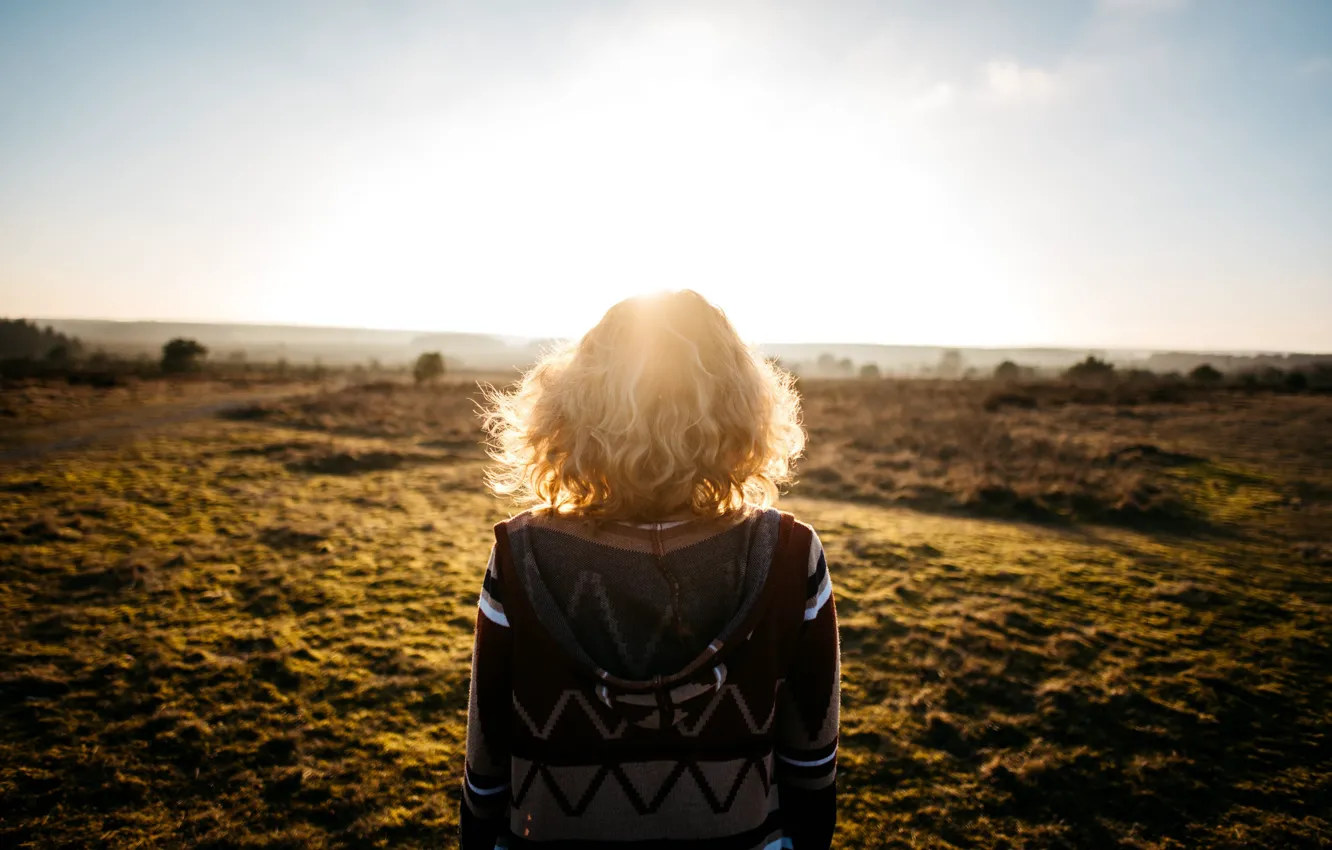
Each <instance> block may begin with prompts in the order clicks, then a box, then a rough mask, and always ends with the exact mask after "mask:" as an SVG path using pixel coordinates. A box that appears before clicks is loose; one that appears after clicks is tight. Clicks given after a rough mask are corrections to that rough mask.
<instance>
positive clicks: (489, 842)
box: [458, 549, 513, 850]
mask: <svg viewBox="0 0 1332 850" xmlns="http://www.w3.org/2000/svg"><path fill="white" fill-rule="evenodd" d="M512 643H513V639H512V636H511V634H510V629H509V619H508V617H507V616H506V615H505V613H504V599H503V592H502V585H501V582H500V578H499V567H498V565H497V564H496V562H495V551H494V550H493V549H492V550H491V553H490V562H489V563H488V564H487V565H486V576H485V580H484V581H483V583H482V586H481V599H480V603H479V605H478V610H477V615H476V637H475V643H474V645H473V648H472V684H471V688H470V691H469V694H468V699H467V761H466V764H465V765H464V767H463V788H462V804H461V807H460V811H459V818H458V819H459V824H460V826H461V832H462V834H461V844H462V850H492V848H494V846H495V842H496V840H498V839H499V838H500V837H501V836H505V835H507V834H508V821H507V818H508V812H509V799H510V789H509V772H510V764H509V722H510V716H511V713H512V711H513V696H512V693H513V691H512V687H511V675H512V672H511V670H510V659H511V657H512V655H511V649H512Z"/></svg>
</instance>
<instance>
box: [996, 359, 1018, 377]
mask: <svg viewBox="0 0 1332 850" xmlns="http://www.w3.org/2000/svg"><path fill="white" fill-rule="evenodd" d="M1021 375H1022V368H1021V367H1020V366H1018V364H1016V363H1014V362H1013V361H1012V360H1005V361H1004V362H1003V363H1000V364H999V365H998V366H995V367H994V377H995V379H996V380H999V381H1016V380H1017V379H1018V378H1019V377H1020V376H1021Z"/></svg>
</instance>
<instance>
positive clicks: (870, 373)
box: [860, 363, 883, 381]
mask: <svg viewBox="0 0 1332 850" xmlns="http://www.w3.org/2000/svg"><path fill="white" fill-rule="evenodd" d="M882 377H883V373H882V372H880V371H879V367H878V365H877V364H874V363H866V364H865V365H864V366H861V367H860V380H862V381H877V380H879V379H881V378H882Z"/></svg>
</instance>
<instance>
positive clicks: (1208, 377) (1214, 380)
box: [1189, 363, 1225, 385]
mask: <svg viewBox="0 0 1332 850" xmlns="http://www.w3.org/2000/svg"><path fill="white" fill-rule="evenodd" d="M1223 377H1225V376H1224V375H1222V374H1221V372H1220V370H1219V369H1216V368H1215V367H1213V366H1212V364H1211V363H1203V364H1202V365H1201V366H1199V367H1197V368H1196V369H1194V370H1193V371H1192V372H1190V373H1189V379H1190V380H1192V381H1193V382H1194V383H1195V384H1205V385H1212V384H1219V383H1221V379H1222V378H1223Z"/></svg>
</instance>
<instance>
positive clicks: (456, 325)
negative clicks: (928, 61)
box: [272, 23, 1016, 340]
mask: <svg viewBox="0 0 1332 850" xmlns="http://www.w3.org/2000/svg"><path fill="white" fill-rule="evenodd" d="M726 56H727V53H726V45H725V44H723V43H721V42H720V41H719V37H718V36H717V35H716V33H715V32H714V31H713V30H711V29H710V28H708V27H706V26H694V25H690V24H688V23H683V24H680V25H678V26H665V27H657V28H654V29H653V30H651V31H650V32H649V33H646V34H644V35H643V37H642V38H640V39H639V40H638V41H634V42H631V43H627V44H625V45H620V46H617V47H615V48H613V49H608V50H605V51H603V52H601V53H599V54H596V55H594V56H592V57H590V58H589V59H588V60H587V61H586V62H584V63H583V64H581V65H580V66H579V67H578V68H577V69H576V70H575V71H573V72H571V73H569V74H567V75H565V76H563V77H561V78H560V79H558V80H555V81H552V82H551V83H550V84H549V85H548V86H547V87H545V88H543V89H542V90H540V91H539V92H535V93H532V92H529V93H527V94H526V95H524V96H522V97H516V98H514V99H511V100H500V101H497V102H495V103H486V104H473V105H471V106H468V107H466V108H460V109H459V110H457V111H453V112H449V113H447V114H445V115H442V116H438V117H436V118H434V119H433V120H429V121H426V120H423V122H422V124H420V125H419V126H413V127H410V128H400V130H399V131H398V132H396V133H385V134H384V138H383V139H382V145H381V148H380V149H379V150H378V151H377V152H376V153H375V155H373V156H369V157H368V158H367V159H366V160H365V161H364V162H363V163H362V165H361V167H359V168H358V169H356V170H353V171H351V172H348V171H346V170H343V171H341V172H340V173H338V175H337V176H336V179H335V181H334V183H333V186H334V189H333V190H332V191H331V192H330V197H329V199H328V203H327V204H326V205H325V206H323V207H322V208H321V209H320V210H319V212H318V214H317V215H316V216H314V217H313V218H312V220H311V221H310V222H308V223H307V224H306V226H305V228H304V234H303V238H302V239H298V240H295V241H294V242H293V247H292V250H291V252H290V256H289V258H288V260H289V261H288V262H287V263H285V266H284V268H283V270H282V275H285V277H283V278H282V279H281V280H279V281H277V282H275V285H274V286H273V287H272V292H273V296H272V297H273V299H274V304H273V310H274V311H275V312H280V313H284V314H286V313H289V312H290V311H292V310H295V309H298V308H302V309H304V310H305V311H306V315H310V314H316V315H321V316H323V317H324V320H325V321H329V322H333V323H339V324H345V323H355V324H373V325H376V326H384V327H414V328H418V327H420V328H447V329H458V330H461V329H467V328H481V329H485V330H488V331H499V332H504V333H510V334H513V335H530V336H540V337H545V336H567V335H574V334H578V333H581V332H582V330H585V329H586V328H587V327H589V326H590V325H591V324H592V323H594V322H595V321H596V320H597V318H598V317H599V316H600V315H601V313H602V312H603V311H604V310H605V309H606V308H607V307H609V306H610V305H611V304H613V303H614V302H616V301H618V300H620V299H622V298H625V297H629V296H631V295H635V294H639V293H643V292H651V291H657V290H662V289H680V288H692V289H696V290H698V291H700V292H702V293H703V294H704V295H706V296H707V297H709V298H710V299H712V300H714V301H715V302H716V303H718V304H720V305H721V306H723V308H725V309H726V310H727V311H728V313H729V314H730V315H731V317H732V319H733V321H735V322H736V324H737V326H738V327H739V328H740V329H741V331H742V333H745V334H746V335H748V336H750V337H751V338H765V339H769V340H799V339H803V338H808V337H810V336H817V337H820V338H825V339H826V338H829V337H830V336H833V337H835V336H838V335H842V336H843V338H845V339H850V340H868V339H875V338H881V339H889V338H897V339H903V338H904V337H912V336H918V337H929V336H933V337H934V338H936V339H949V338H956V337H958V336H960V335H964V336H969V337H972V338H974V337H975V335H976V334H977V333H981V335H982V336H983V333H984V330H985V328H986V327H992V326H994V324H995V322H996V321H997V320H1000V319H1004V318H1005V317H1008V318H1009V319H1012V320H1016V318H1015V317H1014V316H1012V315H1010V314H1013V313H1015V310H1014V307H1013V305H1012V304H1011V303H1008V300H1007V299H1005V298H1002V297H998V296H996V294H995V293H996V292H997V291H999V292H1000V293H1001V294H1002V292H1001V291H1002V287H998V289H996V285H995V281H996V279H997V278H999V277H1001V274H1000V272H1001V269H1000V264H999V263H998V262H997V260H996V256H995V252H994V251H992V250H990V248H989V246H987V245H986V244H985V243H984V240H983V239H981V238H980V235H979V234H978V233H977V232H976V230H975V228H974V227H973V226H972V223H971V222H970V221H969V220H968V218H967V216H966V215H965V214H964V206H963V205H962V204H960V203H959V201H958V198H957V197H956V196H955V194H952V193H950V191H949V189H948V187H947V186H946V185H945V184H944V183H942V182H941V181H939V180H937V179H935V176H934V175H933V174H932V173H931V172H930V170H929V169H928V168H925V167H922V165H921V159H920V157H918V156H915V155H914V154H913V152H912V151H910V150H909V149H908V148H907V147H905V146H904V143H903V142H901V141H900V139H898V137H896V136H894V134H893V133H891V132H888V131H887V130H885V128H884V127H883V126H882V122H881V121H875V120H871V119H870V118H868V117H866V116H865V115H862V114H859V113H855V112H853V111H848V110H843V109H840V108H838V107H837V106H835V105H833V106H829V105H827V104H826V103H824V102H822V101H820V100H819V99H817V98H812V97H808V96H802V95H800V94H799V93H798V92H796V93H793V92H790V91H785V90H783V89H781V88H780V87H777V86H775V85H774V84H773V83H771V82H770V81H769V82H764V81H762V80H761V79H759V78H750V77H744V76H736V75H734V74H731V73H729V72H728V71H727V66H726V63H725V61H723V60H724V59H725V58H726ZM895 139H897V140H896V141H894V140H895ZM284 299H285V302H284ZM335 319H336V321H334V320H335ZM968 323H969V324H968ZM829 328H834V329H836V330H834V331H833V332H831V333H830V331H829ZM959 330H963V331H964V333H962V334H959Z"/></svg>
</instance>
